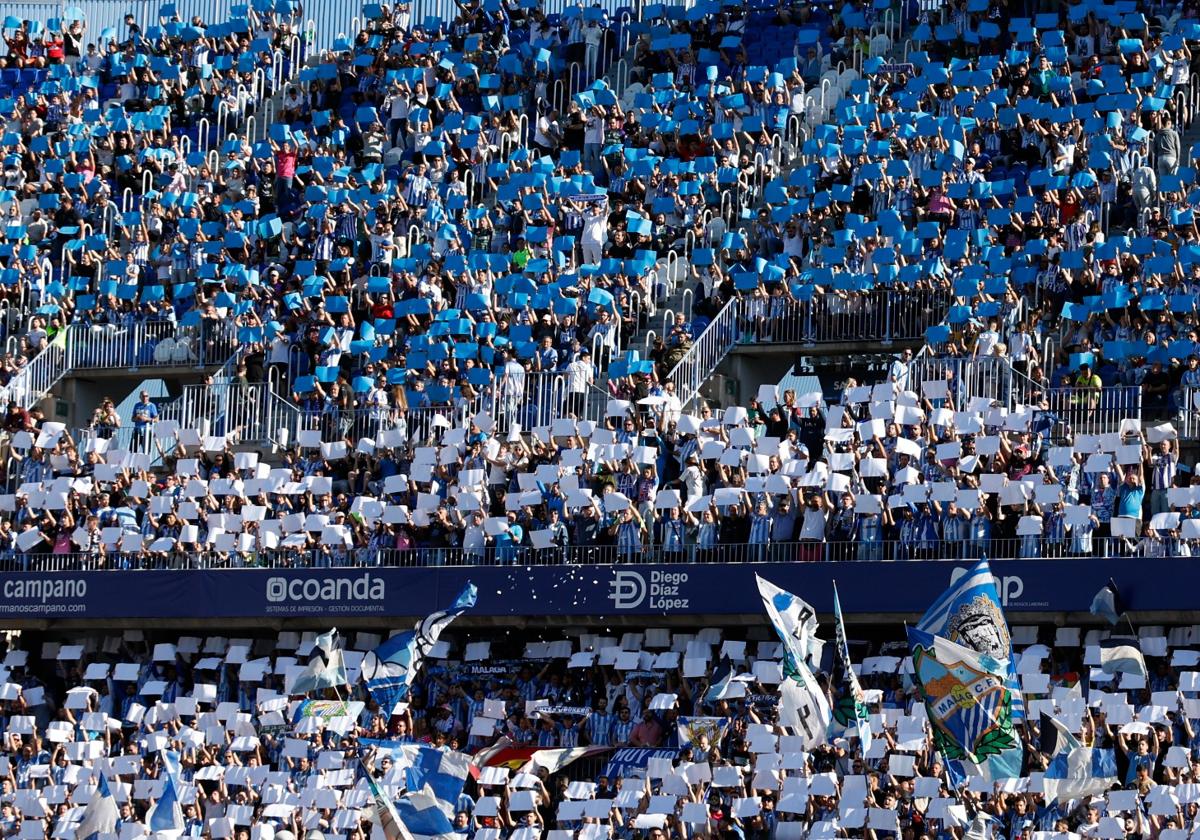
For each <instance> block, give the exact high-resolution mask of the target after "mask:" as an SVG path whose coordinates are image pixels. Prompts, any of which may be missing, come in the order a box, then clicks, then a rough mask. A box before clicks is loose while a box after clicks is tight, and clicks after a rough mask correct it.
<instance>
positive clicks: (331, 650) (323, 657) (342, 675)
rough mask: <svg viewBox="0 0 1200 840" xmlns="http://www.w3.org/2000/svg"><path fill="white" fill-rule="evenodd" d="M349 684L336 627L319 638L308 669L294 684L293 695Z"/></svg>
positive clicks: (315, 643)
mask: <svg viewBox="0 0 1200 840" xmlns="http://www.w3.org/2000/svg"><path fill="white" fill-rule="evenodd" d="M347 682H349V678H348V677H347V676H346V663H345V661H344V660H343V659H342V651H341V648H339V647H338V632H337V628H336V627H334V628H333V629H331V630H330V631H329V632H328V633H322V634H321V635H320V636H317V638H316V641H315V642H314V647H313V655H312V658H311V659H310V660H309V661H308V667H307V668H305V669H304V670H303V671H302V672H301V673H300V674H299V676H297V677H296V681H295V682H294V683H292V690H291V693H292V694H307V693H308V692H310V691H321V690H322V689H326V688H335V687H337V686H339V685H345V684H346V683H347Z"/></svg>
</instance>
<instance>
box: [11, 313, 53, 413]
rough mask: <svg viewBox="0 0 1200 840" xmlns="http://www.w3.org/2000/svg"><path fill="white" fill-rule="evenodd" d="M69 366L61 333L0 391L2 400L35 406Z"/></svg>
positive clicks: (28, 406) (26, 406) (30, 406)
mask: <svg viewBox="0 0 1200 840" xmlns="http://www.w3.org/2000/svg"><path fill="white" fill-rule="evenodd" d="M68 370H70V364H69V362H68V361H67V335H66V332H65V331H64V332H61V333H59V334H58V335H56V336H55V337H54V340H53V341H51V342H50V344H49V345H48V346H47V347H46V349H44V350H42V352H41V353H38V354H37V355H36V356H34V357H33V359H32V360H31V361H30V362H29V363H28V364H27V365H25V367H23V368H22V369H21V370H20V371H18V372H17V374H16V375H15V376H14V377H13V378H12V379H10V380H9V381H8V384H7V385H5V386H4V388H3V389H2V391H3V397H4V399H5V401H6V402H7V401H8V400H15V401H16V402H17V403H18V404H19V405H20V406H21V407H22V408H33V407H34V406H35V405H37V403H38V401H39V400H41V399H42V398H43V397H44V396H45V395H46V394H48V393H49V392H50V389H51V388H53V387H54V384H55V383H56V382H58V380H60V379H62V378H63V377H64V376H65V375H66V374H67V371H68Z"/></svg>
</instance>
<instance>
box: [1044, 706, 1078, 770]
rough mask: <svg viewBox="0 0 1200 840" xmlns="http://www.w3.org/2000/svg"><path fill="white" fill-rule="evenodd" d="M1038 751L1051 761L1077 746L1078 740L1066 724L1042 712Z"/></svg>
mask: <svg viewBox="0 0 1200 840" xmlns="http://www.w3.org/2000/svg"><path fill="white" fill-rule="evenodd" d="M1039 730H1040V731H1039V733H1038V735H1039V737H1038V749H1039V750H1040V751H1041V752H1044V753H1045V754H1046V755H1047V756H1049V757H1050V759H1051V760H1053V759H1054V758H1055V757H1056V756H1058V754H1059V753H1068V752H1070V751H1071V750H1073V749H1075V748H1076V747H1078V746H1079V739H1078V738H1076V737H1075V734H1074V733H1073V732H1071V730H1069V729H1067V727H1066V724H1064V723H1063V722H1062V721H1060V720H1058V719H1057V718H1055V717H1053V716H1052V715H1048V714H1046V713H1045V712H1042V723H1041V726H1040V727H1039Z"/></svg>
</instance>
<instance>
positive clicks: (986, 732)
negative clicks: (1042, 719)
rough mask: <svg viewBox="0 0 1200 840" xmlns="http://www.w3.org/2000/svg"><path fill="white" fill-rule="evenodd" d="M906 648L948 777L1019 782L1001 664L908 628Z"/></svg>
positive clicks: (1009, 704) (1005, 665)
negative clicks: (1013, 779)
mask: <svg viewBox="0 0 1200 840" xmlns="http://www.w3.org/2000/svg"><path fill="white" fill-rule="evenodd" d="M908 644H909V647H910V649H911V650H912V658H913V675H914V676H915V677H916V680H917V684H918V685H920V687H921V691H922V692H923V693H924V696H925V708H926V710H927V711H928V712H929V722H930V725H931V726H932V727H933V743H934V746H935V748H936V749H937V750H938V752H940V753H941V755H942V758H943V759H945V761H946V765H947V769H949V770H950V773H951V775H952V776H956V777H959V778H962V779H965V777H966V776H972V775H973V776H983V777H985V778H986V779H988V780H989V781H996V780H999V779H1012V778H1017V777H1019V776H1020V775H1021V755H1022V750H1021V741H1020V738H1019V737H1018V736H1017V735H1016V733H1015V732H1014V731H1013V698H1012V692H1011V691H1010V690H1009V688H1008V685H1007V684H1006V677H1007V674H1008V663H1007V661H1004V660H996V659H994V658H993V657H992V656H991V655H989V654H987V653H979V652H977V651H973V650H971V649H970V648H968V647H964V646H963V645H960V644H957V643H955V642H952V641H950V640H949V639H944V638H942V637H941V636H934V635H931V634H929V633H926V632H924V631H922V630H917V629H914V628H912V627H910V628H908ZM956 781H957V780H956Z"/></svg>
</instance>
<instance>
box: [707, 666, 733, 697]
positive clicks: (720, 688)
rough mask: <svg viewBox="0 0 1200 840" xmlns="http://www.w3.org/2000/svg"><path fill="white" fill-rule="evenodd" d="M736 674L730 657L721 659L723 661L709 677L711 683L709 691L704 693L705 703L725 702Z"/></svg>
mask: <svg viewBox="0 0 1200 840" xmlns="http://www.w3.org/2000/svg"><path fill="white" fill-rule="evenodd" d="M735 673H736V672H735V670H734V667H733V660H732V659H730V658H729V657H728V656H723V657H721V661H720V662H718V663H717V667H716V669H715V670H714V671H713V672H712V676H711V677H709V680H710V682H709V684H708V691H706V692H705V693H704V702H705V703H716V702H717V701H718V700H724V699H725V693H726V692H727V691H728V690H729V684H730V683H731V682H733V676H734V674H735Z"/></svg>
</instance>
